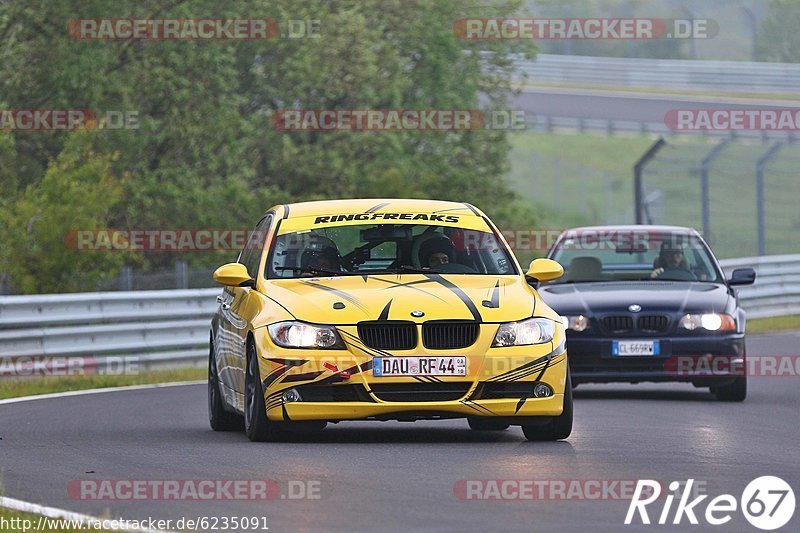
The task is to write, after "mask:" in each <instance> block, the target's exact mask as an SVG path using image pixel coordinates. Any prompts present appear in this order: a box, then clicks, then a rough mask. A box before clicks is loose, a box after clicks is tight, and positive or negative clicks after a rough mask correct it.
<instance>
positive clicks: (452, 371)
mask: <svg viewBox="0 0 800 533" xmlns="http://www.w3.org/2000/svg"><path fill="white" fill-rule="evenodd" d="M372 375H373V376H376V377H389V376H466V375H467V358H466V357H461V356H452V357H373V358H372Z"/></svg>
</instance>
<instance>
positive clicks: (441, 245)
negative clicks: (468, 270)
mask: <svg viewBox="0 0 800 533" xmlns="http://www.w3.org/2000/svg"><path fill="white" fill-rule="evenodd" d="M455 258H456V247H455V245H454V244H453V241H451V240H450V239H449V238H448V237H445V236H444V235H442V236H440V237H433V238H431V239H428V240H427V241H425V242H423V243H422V244H421V245H420V247H419V264H420V265H422V267H428V268H436V267H438V266H441V265H447V264H449V263H451V262H453V261H455Z"/></svg>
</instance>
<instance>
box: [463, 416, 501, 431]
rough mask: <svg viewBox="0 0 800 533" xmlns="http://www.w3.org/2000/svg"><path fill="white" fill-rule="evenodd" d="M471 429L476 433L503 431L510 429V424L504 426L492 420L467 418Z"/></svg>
mask: <svg viewBox="0 0 800 533" xmlns="http://www.w3.org/2000/svg"><path fill="white" fill-rule="evenodd" d="M467 422H468V423H469V428H470V429H472V430H474V431H503V430H506V429H508V426H509V424H504V423H503V422H499V421H497V420H493V419H492V418H489V417H486V418H475V417H470V418H467Z"/></svg>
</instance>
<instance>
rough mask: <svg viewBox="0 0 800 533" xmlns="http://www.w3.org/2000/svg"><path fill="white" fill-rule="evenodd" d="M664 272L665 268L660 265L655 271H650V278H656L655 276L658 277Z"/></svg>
mask: <svg viewBox="0 0 800 533" xmlns="http://www.w3.org/2000/svg"><path fill="white" fill-rule="evenodd" d="M663 273H664V269H663V268H661V267H658V268H657V269H655V270H653V271H652V272H651V273H650V278H651V279H655V278H657V277H658V276H660V275H661V274H663Z"/></svg>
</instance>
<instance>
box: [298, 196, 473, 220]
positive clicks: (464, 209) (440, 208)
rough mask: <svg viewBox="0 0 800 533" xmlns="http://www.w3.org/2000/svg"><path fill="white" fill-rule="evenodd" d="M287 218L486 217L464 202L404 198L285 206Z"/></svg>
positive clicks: (301, 203)
mask: <svg viewBox="0 0 800 533" xmlns="http://www.w3.org/2000/svg"><path fill="white" fill-rule="evenodd" d="M283 207H284V214H283V217H284V218H294V217H305V216H313V215H319V214H326V215H339V214H350V213H367V212H369V213H372V212H375V211H385V210H389V211H393V212H414V213H438V212H447V213H449V214H455V215H474V216H483V213H481V212H480V211H479V210H478V209H476V208H475V207H473V206H472V205H470V204H467V203H464V202H447V201H444V200H420V199H403V198H359V199H347V200H319V201H314V202H299V203H295V204H287V205H284V206H283Z"/></svg>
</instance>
